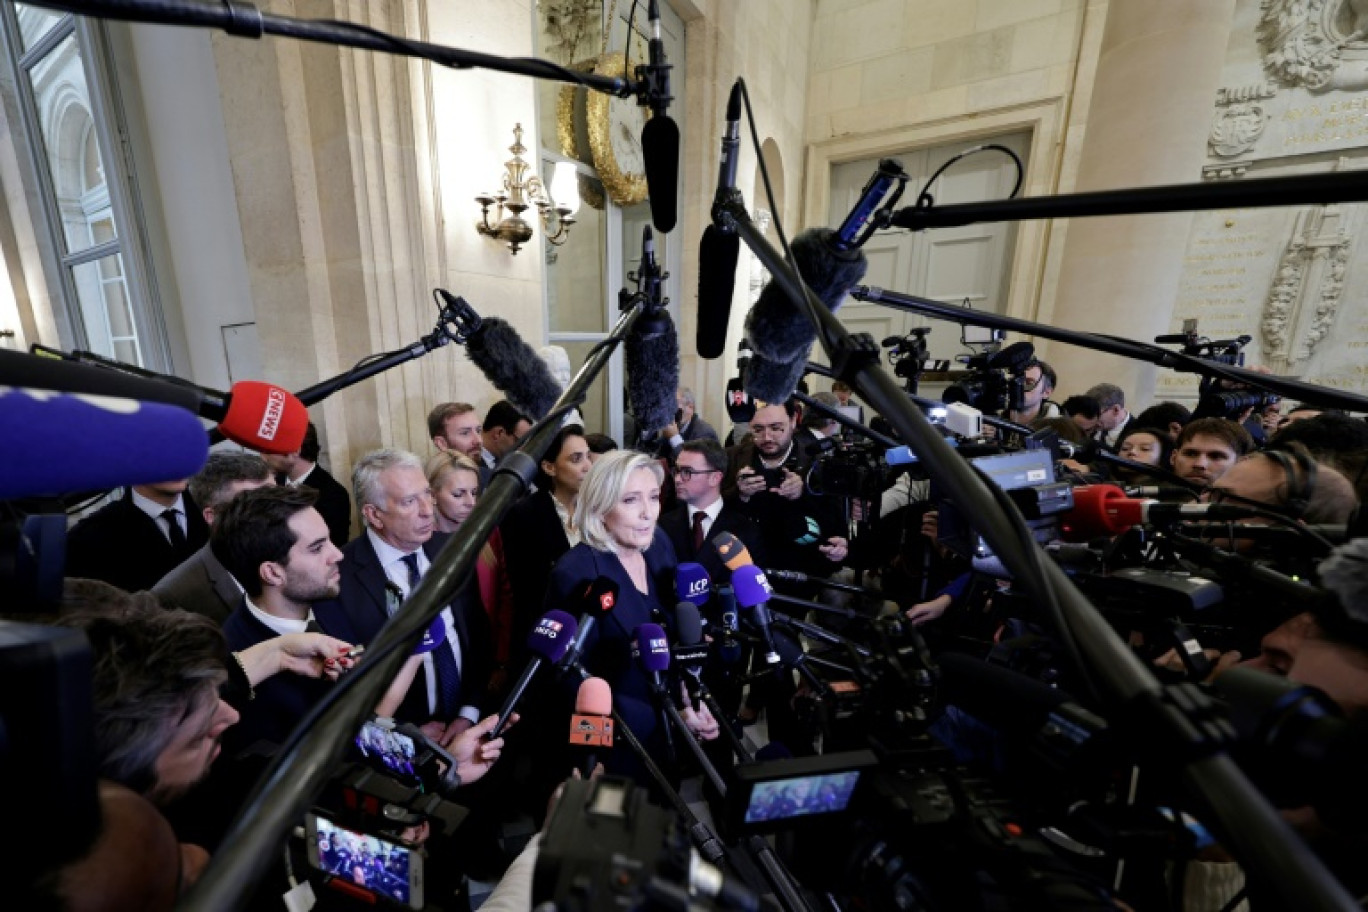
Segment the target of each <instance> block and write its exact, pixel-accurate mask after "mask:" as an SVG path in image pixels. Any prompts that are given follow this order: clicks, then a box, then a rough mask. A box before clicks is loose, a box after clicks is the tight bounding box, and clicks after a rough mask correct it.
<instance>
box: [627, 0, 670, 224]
mask: <svg viewBox="0 0 1368 912" xmlns="http://www.w3.org/2000/svg"><path fill="white" fill-rule="evenodd" d="M646 9H647V12H646V20H647V22H648V24H649V25H650V28H651V37H650V40H649V41H647V48H648V54H649V58H648V59H649V62H648V63H645V64H642V65H640V66H638V67H637V68H636V76H637V79H639V80H641V82H642V88H641V90H640V91H641V94H642V96H643V98H644V99H645V102H646V103H647V104H649V105H650V108H651V119H650V120H648V121H646V125H645V126H643V127H642V128H641V157H642V161H643V164H644V165H645V168H646V192H647V194H648V196H649V198H650V203H651V222H652V223H653V224H654V225H655V227H656V230H657V231H659V232H661V233H662V234H665V233H667V232H670V231H673V230H674V227H675V223H676V222H677V221H678V219H679V186H678V184H679V127H678V125H676V124H675V122H674V120H673V119H672V118H671V117H670V116H669V114H668V113H666V112H667V111H669V109H670V102H671V101H673V100H674V97H673V96H672V95H670V70H671V69H672V67H671V66H670V64H668V63H666V62H665V41H664V40H663V39H662V38H661V34H660V6H659V3H658V0H650V2H649V4H648V5H647V8H646Z"/></svg>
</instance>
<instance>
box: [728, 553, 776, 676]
mask: <svg viewBox="0 0 1368 912" xmlns="http://www.w3.org/2000/svg"><path fill="white" fill-rule="evenodd" d="M732 588H733V589H735V590H736V604H738V605H740V606H741V607H742V608H746V609H749V611H750V618H751V622H752V623H754V624H755V626H756V627H757V628H759V630H760V637H761V638H762V639H763V640H764V641H765V662H766V663H767V664H769V665H777V664H778V663H779V652H778V650H777V649H776V648H775V645H774V634H773V633H772V632H771V631H770V613H769V604H768V603H769V599H770V596H771V595H773V594H774V590H773V589H772V588H771V587H770V583H769V580H767V579H765V574H764V571H762V570H761V569H760V568H759V567H757V566H755V564H752V563H747V564H744V565H743V566H740V567H737V568H736V569H735V570H733V571H732Z"/></svg>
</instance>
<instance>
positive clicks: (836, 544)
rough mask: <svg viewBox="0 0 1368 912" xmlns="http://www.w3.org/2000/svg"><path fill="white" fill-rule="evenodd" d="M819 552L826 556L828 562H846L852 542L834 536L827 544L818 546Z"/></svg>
mask: <svg viewBox="0 0 1368 912" xmlns="http://www.w3.org/2000/svg"><path fill="white" fill-rule="evenodd" d="M817 550H818V551H821V552H822V553H823V554H824V555H826V558H827V560H831V561H835V562H836V563H840V562H841V561H843V560H845V559H846V555H848V554H849V553H850V542H848V541H846V540H845V539H844V538H841V537H840V536H839V535H833V536H832V537H831V538H828V539H827V540H826V544H824V545H818V546H817Z"/></svg>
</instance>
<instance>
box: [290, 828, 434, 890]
mask: <svg viewBox="0 0 1368 912" xmlns="http://www.w3.org/2000/svg"><path fill="white" fill-rule="evenodd" d="M308 822H309V847H308V848H309V863H310V864H311V865H313V866H314V867H315V868H317V869H318V870H320V871H322V872H323V873H325V874H331V875H333V876H334V877H338V878H340V879H342V880H345V881H346V882H347V883H350V884H354V885H355V886H358V887H362V888H364V889H366V890H369V891H370V892H372V893H375V894H376V895H378V896H384V897H386V898H387V899H392V900H394V901H395V902H398V903H403V904H404V905H406V906H409V907H410V908H413V909H421V908H423V905H424V903H423V856H422V855H420V854H419V853H418V852H416V851H414V850H413V849H410V848H409V847H407V846H402V845H398V844H397V843H393V842H389V841H388V840H385V839H381V838H380V837H379V836H368V835H366V834H365V833H357V832H355V831H353V830H349V829H346V828H345V827H340V826H338V825H337V824H335V823H333V822H332V821H331V820H329V819H328V818H326V817H319V816H317V815H314V814H310V815H309V818H308Z"/></svg>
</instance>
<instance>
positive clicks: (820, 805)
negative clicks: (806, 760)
mask: <svg viewBox="0 0 1368 912" xmlns="http://www.w3.org/2000/svg"><path fill="white" fill-rule="evenodd" d="M859 781H860V773H859V771H858V770H852V771H849V772H844V773H826V774H823V775H815V776H795V777H794V778H792V779H778V780H775V781H773V782H760V783H757V784H756V786H755V788H754V789H752V790H751V795H750V801H749V802H747V803H746V823H764V822H766V821H770V820H791V819H792V818H794V817H804V816H807V815H808V814H835V813H839V812H841V811H844V810H845V809H846V808H847V807H849V806H850V796H851V795H853V794H855V785H856V784H857V783H858V782H859Z"/></svg>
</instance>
